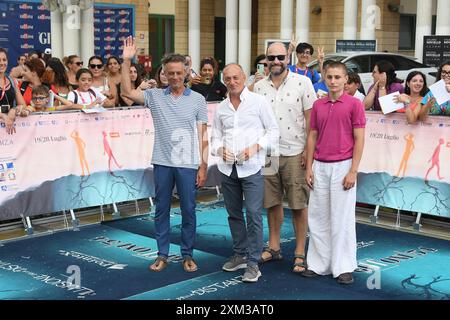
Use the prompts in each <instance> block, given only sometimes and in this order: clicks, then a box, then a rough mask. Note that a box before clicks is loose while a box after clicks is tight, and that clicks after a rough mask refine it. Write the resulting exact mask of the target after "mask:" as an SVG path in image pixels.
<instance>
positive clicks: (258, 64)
mask: <svg viewBox="0 0 450 320" xmlns="http://www.w3.org/2000/svg"><path fill="white" fill-rule="evenodd" d="M253 67H254V68H255V70H256V72H255V74H253V75H251V76H250V77H248V80H247V82H246V83H245V85H246V86H247V88H248V90H250V91H253V88H254V86H255V83H257V82H258V81H259V80H261V79H264V78H265V77H267V76H268V75H269V67H268V66H267V60H266V55H265V54H260V55H259V56H257V57H256V59H255V61H254V63H253Z"/></svg>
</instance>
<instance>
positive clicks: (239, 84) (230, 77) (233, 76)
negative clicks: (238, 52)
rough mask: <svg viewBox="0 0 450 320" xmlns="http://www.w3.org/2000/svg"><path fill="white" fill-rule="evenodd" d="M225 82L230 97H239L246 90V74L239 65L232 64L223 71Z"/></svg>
mask: <svg viewBox="0 0 450 320" xmlns="http://www.w3.org/2000/svg"><path fill="white" fill-rule="evenodd" d="M223 82H224V83H225V85H226V86H227V89H228V94H229V95H230V96H239V95H240V94H241V92H242V91H243V90H244V88H245V72H244V70H243V69H242V67H241V66H240V65H239V64H237V63H230V64H228V65H226V66H225V68H224V69H223Z"/></svg>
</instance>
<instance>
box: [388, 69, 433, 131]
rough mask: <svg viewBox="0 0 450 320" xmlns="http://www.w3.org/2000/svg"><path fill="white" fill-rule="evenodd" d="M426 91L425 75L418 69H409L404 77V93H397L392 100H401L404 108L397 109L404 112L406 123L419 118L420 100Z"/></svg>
mask: <svg viewBox="0 0 450 320" xmlns="http://www.w3.org/2000/svg"><path fill="white" fill-rule="evenodd" d="M427 92H428V87H427V80H426V77H425V75H424V74H423V73H422V72H420V71H411V72H410V73H409V74H408V76H407V77H406V81H405V93H402V94H399V95H397V96H396V97H395V98H394V101H395V102H397V103H399V102H403V103H404V105H405V108H403V109H400V110H397V112H404V113H405V115H406V120H407V121H408V123H410V124H412V123H415V122H416V121H417V120H418V119H419V113H420V108H421V106H420V102H421V101H422V99H423V97H424V96H425V95H426V93H427Z"/></svg>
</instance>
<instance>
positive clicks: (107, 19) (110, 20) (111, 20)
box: [103, 17, 114, 23]
mask: <svg viewBox="0 0 450 320" xmlns="http://www.w3.org/2000/svg"><path fill="white" fill-rule="evenodd" d="M103 22H106V23H113V22H114V19H113V18H111V17H108V18H106V19H103Z"/></svg>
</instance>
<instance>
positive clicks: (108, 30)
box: [103, 27, 116, 33]
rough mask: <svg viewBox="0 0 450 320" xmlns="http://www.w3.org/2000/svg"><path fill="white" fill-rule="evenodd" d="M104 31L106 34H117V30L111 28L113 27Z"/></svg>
mask: <svg viewBox="0 0 450 320" xmlns="http://www.w3.org/2000/svg"><path fill="white" fill-rule="evenodd" d="M103 31H104V32H106V33H114V32H116V29H113V28H111V27H108V28H106V29H103Z"/></svg>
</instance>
